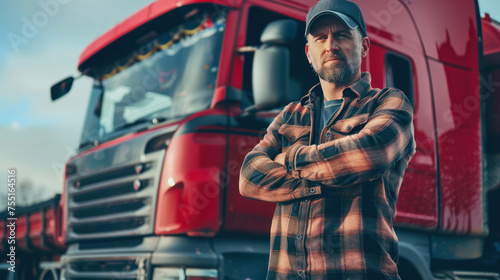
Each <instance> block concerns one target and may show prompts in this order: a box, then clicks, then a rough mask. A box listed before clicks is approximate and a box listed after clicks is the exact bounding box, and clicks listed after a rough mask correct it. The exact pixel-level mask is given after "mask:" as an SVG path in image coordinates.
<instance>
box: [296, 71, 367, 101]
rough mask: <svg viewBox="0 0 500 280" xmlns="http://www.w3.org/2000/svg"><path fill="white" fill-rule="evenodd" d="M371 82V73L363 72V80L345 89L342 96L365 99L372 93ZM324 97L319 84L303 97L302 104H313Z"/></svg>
mask: <svg viewBox="0 0 500 280" xmlns="http://www.w3.org/2000/svg"><path fill="white" fill-rule="evenodd" d="M371 81H372V77H371V75H370V73H368V72H363V73H361V79H359V81H357V82H356V83H354V84H352V85H350V86H349V87H347V88H345V89H344V91H343V92H342V95H343V96H344V97H345V96H348V95H352V94H354V95H355V96H356V97H357V98H359V99H363V98H365V97H366V96H367V95H368V93H369V92H370V91H371V89H372V88H371V85H370V84H371ZM319 97H323V90H322V89H321V84H320V83H317V84H316V85H315V86H313V87H312V88H311V89H310V90H309V93H308V94H307V95H305V96H304V97H302V99H300V104H302V106H304V105H305V104H307V103H309V102H310V103H313V102H314V100H315V99H316V98H319Z"/></svg>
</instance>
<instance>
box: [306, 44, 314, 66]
mask: <svg viewBox="0 0 500 280" xmlns="http://www.w3.org/2000/svg"><path fill="white" fill-rule="evenodd" d="M305 51H306V56H307V60H308V61H309V64H312V60H311V56H310V55H309V44H306V49H305Z"/></svg>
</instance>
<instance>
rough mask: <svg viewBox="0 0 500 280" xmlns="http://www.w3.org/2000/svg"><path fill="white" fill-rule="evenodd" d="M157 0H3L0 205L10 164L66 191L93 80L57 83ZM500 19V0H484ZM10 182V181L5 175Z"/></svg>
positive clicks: (45, 194)
mask: <svg viewBox="0 0 500 280" xmlns="http://www.w3.org/2000/svg"><path fill="white" fill-rule="evenodd" d="M150 2H151V0H106V1H102V0H85V1H81V0H2V1H1V2H0V85H1V88H0V182H2V183H0V209H2V208H3V207H5V205H6V199H5V195H6V193H7V187H4V186H6V182H7V170H8V169H10V168H16V170H17V174H16V179H17V186H18V188H19V187H23V186H27V185H31V186H32V187H33V189H32V190H31V191H32V195H33V197H34V199H35V200H44V199H48V198H50V197H52V196H53V195H54V194H55V193H60V192H61V191H62V187H63V178H64V175H63V168H64V164H65V162H66V161H67V160H68V158H69V157H70V156H72V155H74V153H75V148H76V147H77V146H78V141H79V139H80V134H81V130H82V126H83V117H84V114H85V110H86V105H87V103H88V98H89V93H90V89H91V85H92V81H91V80H90V79H89V78H86V77H83V78H81V79H78V80H77V81H75V83H74V84H73V90H72V91H71V93H70V94H68V95H67V96H64V97H63V98H61V99H60V100H57V101H56V102H51V100H50V94H49V89H50V86H51V85H52V84H54V83H56V82H58V81H59V80H61V79H63V78H65V77H67V76H69V75H77V74H78V72H77V70H76V65H77V63H78V57H79V55H80V53H81V52H82V51H83V49H84V48H85V47H86V46H87V45H88V44H89V43H90V42H92V41H93V40H94V39H95V38H96V37H97V36H99V35H100V34H102V33H103V32H105V31H107V30H108V29H110V28H112V27H113V26H115V25H116V24H117V23H119V22H120V21H121V20H123V19H125V18H126V17H127V16H129V15H131V14H132V13H134V12H135V11H137V10H139V9H140V8H142V7H144V6H146V5H147V4H148V3H150ZM479 3H480V9H481V11H482V12H484V11H489V12H490V15H491V16H492V17H493V18H495V19H497V20H499V21H500V0H479ZM3 182H5V183H3Z"/></svg>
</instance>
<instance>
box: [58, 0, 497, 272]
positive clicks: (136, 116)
mask: <svg viewBox="0 0 500 280" xmlns="http://www.w3.org/2000/svg"><path fill="white" fill-rule="evenodd" d="M315 3H316V1H314V0H310V1H294V0H290V1H285V0H275V1H264V0H233V1H223V0H203V1H201V0H182V1H169V0H159V1H156V2H153V3H151V4H150V5H148V6H147V7H145V8H144V9H142V10H140V11H138V12H137V13H136V14H134V15H132V16H131V17H129V18H128V19H126V20H125V21H123V22H121V23H120V24H118V25H117V26H116V27H115V28H113V29H111V30H109V31H108V32H107V33H104V34H103V35H102V36H100V37H99V38H97V39H96V40H95V41H94V42H92V43H91V44H90V45H89V46H88V47H87V48H86V49H85V50H84V52H83V53H82V55H81V56H80V61H79V64H78V69H79V71H80V72H81V73H82V74H83V75H87V76H89V77H92V78H93V79H94V81H95V83H94V87H93V90H92V92H91V93H90V97H89V105H88V109H87V114H86V118H85V124H84V129H83V132H82V137H81V141H80V146H79V153H78V155H76V156H75V157H73V158H71V159H70V160H69V161H68V162H67V164H66V178H65V190H64V193H63V196H62V199H61V207H62V209H63V211H62V221H63V224H62V227H61V230H62V232H61V236H64V237H65V242H66V244H67V246H68V249H67V251H66V253H65V254H64V255H63V256H62V258H61V264H62V265H61V279H68V280H69V279H153V280H157V279H265V277H266V271H267V261H268V253H269V236H268V234H269V228H270V224H271V218H272V214H273V210H274V207H275V205H274V204H271V203H265V202H259V201H253V200H249V199H247V198H244V197H242V196H241V195H240V194H239V190H238V180H239V178H238V177H239V169H240V167H241V163H242V161H243V158H244V156H245V155H246V154H247V152H248V151H250V149H252V148H253V147H254V146H255V145H256V144H257V143H258V141H259V140H260V138H261V137H262V136H263V134H264V133H265V131H266V128H267V126H268V125H269V124H270V122H271V121H272V120H273V118H274V117H275V116H276V115H277V114H278V113H279V111H280V109H281V108H283V106H285V105H286V104H287V103H288V102H291V101H296V100H298V99H299V98H300V97H301V96H302V95H304V94H306V93H307V91H308V89H309V88H310V87H312V86H313V85H314V84H316V83H318V78H317V76H316V75H315V74H314V73H313V71H312V69H311V68H310V66H309V63H308V62H307V59H306V56H305V54H304V47H305V44H306V40H305V39H304V38H303V36H302V35H303V30H304V25H305V24H304V20H305V17H306V14H307V11H308V10H309V8H310V7H311V6H313V5H314V4H315ZM357 3H358V5H359V6H360V7H361V9H362V11H363V13H364V15H365V21H366V23H367V30H368V37H369V38H370V41H371V47H370V51H369V54H368V56H367V57H366V58H364V59H363V62H362V70H363V71H369V72H370V73H371V74H372V85H373V86H374V87H378V88H385V87H396V88H399V89H401V90H402V91H403V92H404V93H405V94H406V95H407V97H408V98H409V100H410V101H411V102H412V104H413V106H414V112H415V113H414V125H415V139H416V142H417V153H416V154H415V156H414V158H413V160H412V161H411V162H410V165H409V167H408V170H407V171H406V173H405V178H404V181H403V185H402V187H401V191H400V193H399V199H398V207H397V210H398V214H397V217H396V221H395V226H396V229H397V234H398V237H399V239H400V252H401V257H400V262H399V266H400V274H401V277H402V279H410V280H411V279H415V280H424V279H498V278H495V277H498V274H497V273H498V272H499V271H498V267H500V261H499V259H500V258H499V257H498V256H499V251H500V250H499V249H498V246H499V245H498V244H499V242H500V237H499V234H500V229H499V226H498V222H497V221H498V220H500V217H499V209H498V206H497V204H498V203H497V202H498V196H499V193H500V187H499V184H498V183H499V181H500V180H499V179H498V176H497V175H495V174H498V172H499V171H498V170H499V168H500V164H499V160H498V158H499V157H498V155H499V154H500V150H499V149H498V139H499V138H498V136H499V135H500V130H499V126H498V123H499V122H497V121H496V120H499V113H498V108H500V107H499V106H500V102H499V100H500V99H499V98H498V93H499V92H500V90H499V83H498V82H497V80H498V78H499V76H498V75H499V74H498V73H500V72H499V71H498V69H499V67H500V63H499V61H500V60H498V57H499V56H498V54H500V32H499V30H500V29H499V25H498V23H496V22H494V21H492V20H491V19H488V18H485V19H482V20H481V18H480V17H479V13H478V6H477V3H476V1H472V0H461V1H452V0H443V1H439V2H436V1H430V0H428V1H397V0H379V1H371V0H359V1H357ZM450 6H454V7H457V9H456V10H454V12H453V13H451V12H449V13H443V11H449V7H450ZM490 77H491V79H490ZM72 82H73V79H72V78H70V79H66V80H64V81H63V82H61V83H59V84H57V85H55V86H54V88H53V91H52V97H53V99H57V98H58V97H60V96H62V95H63V94H65V93H67V92H68V91H69V88H70V86H71V83H72ZM495 246H496V247H495ZM495 248H496V249H495ZM467 277H469V278H467ZM474 277H475V278H474Z"/></svg>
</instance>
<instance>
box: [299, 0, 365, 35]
mask: <svg viewBox="0 0 500 280" xmlns="http://www.w3.org/2000/svg"><path fill="white" fill-rule="evenodd" d="M322 15H333V16H336V17H337V18H339V19H340V20H342V22H344V23H345V24H346V25H347V26H348V27H349V28H351V29H356V28H359V31H361V35H363V37H367V34H366V24H365V19H364V18H363V14H362V13H361V10H360V9H359V7H358V5H356V3H354V2H352V1H348V0H321V1H319V2H318V3H317V4H316V5H315V6H313V7H312V8H311V9H310V10H309V13H307V17H306V34H305V35H306V36H307V34H309V32H310V29H311V26H312V24H313V23H314V21H315V20H316V19H318V18H319V17H320V16H322Z"/></svg>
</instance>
